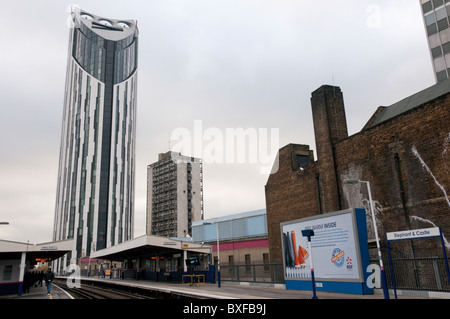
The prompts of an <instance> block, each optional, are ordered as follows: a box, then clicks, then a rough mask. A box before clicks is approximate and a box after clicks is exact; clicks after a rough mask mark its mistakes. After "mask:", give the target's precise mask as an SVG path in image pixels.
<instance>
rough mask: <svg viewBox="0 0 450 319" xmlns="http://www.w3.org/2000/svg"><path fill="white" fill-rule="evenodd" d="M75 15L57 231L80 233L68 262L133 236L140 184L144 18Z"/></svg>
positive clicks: (58, 236) (58, 235) (67, 235)
mask: <svg viewBox="0 0 450 319" xmlns="http://www.w3.org/2000/svg"><path fill="white" fill-rule="evenodd" d="M72 18H73V28H71V30H70V37H69V49H68V61H67V75H66V87H65V98H64V111H63V124H62V135H61V149H60V158H59V173H58V185H57V194H56V207H55V219H54V235H53V240H66V239H75V241H74V242H75V247H74V249H73V251H72V252H71V253H70V254H68V257H67V258H66V261H65V263H66V264H69V262H71V263H73V262H74V260H75V258H80V257H83V256H89V255H90V253H91V251H92V250H99V249H103V248H107V247H110V246H114V245H116V244H119V243H121V242H123V241H126V240H128V239H131V238H133V220H134V184H135V177H134V176H135V137H136V94H137V56H138V29H137V26H136V22H135V21H133V20H113V19H107V18H102V17H99V16H96V15H93V14H91V13H88V12H85V11H80V10H78V11H76V12H72ZM63 266H64V265H58V267H60V268H62V267H63Z"/></svg>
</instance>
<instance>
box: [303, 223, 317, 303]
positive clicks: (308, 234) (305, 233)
mask: <svg viewBox="0 0 450 319" xmlns="http://www.w3.org/2000/svg"><path fill="white" fill-rule="evenodd" d="M302 235H303V237H308V249H309V264H310V266H311V283H312V291H313V297H312V299H317V295H316V280H315V278H314V265H313V257H312V249H311V237H312V236H314V231H313V230H312V229H305V230H302Z"/></svg>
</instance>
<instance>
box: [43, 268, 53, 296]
mask: <svg viewBox="0 0 450 319" xmlns="http://www.w3.org/2000/svg"><path fill="white" fill-rule="evenodd" d="M54 279H55V274H54V273H53V272H52V269H51V268H49V269H48V270H47V272H46V273H45V275H44V281H45V285H46V286H47V296H49V295H50V291H51V289H52V281H53V280H54Z"/></svg>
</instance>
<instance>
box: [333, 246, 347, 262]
mask: <svg viewBox="0 0 450 319" xmlns="http://www.w3.org/2000/svg"><path fill="white" fill-rule="evenodd" d="M344 261H345V259H344V251H343V250H341V249H339V248H335V249H334V250H333V252H332V253H331V262H332V263H333V264H334V265H335V266H336V267H342V266H343V265H344Z"/></svg>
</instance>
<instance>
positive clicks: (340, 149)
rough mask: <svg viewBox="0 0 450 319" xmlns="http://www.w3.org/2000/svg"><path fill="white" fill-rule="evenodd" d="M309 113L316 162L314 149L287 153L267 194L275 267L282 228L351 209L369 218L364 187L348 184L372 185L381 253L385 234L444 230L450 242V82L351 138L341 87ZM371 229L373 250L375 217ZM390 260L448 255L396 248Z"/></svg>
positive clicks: (383, 111) (434, 248)
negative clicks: (355, 209)
mask: <svg viewBox="0 0 450 319" xmlns="http://www.w3.org/2000/svg"><path fill="white" fill-rule="evenodd" d="M311 105H312V110H313V112H312V113H313V123H314V132H315V140H316V147H317V157H318V159H317V160H316V161H314V158H313V154H312V151H311V150H310V149H309V146H308V145H301V144H288V145H286V146H285V147H283V148H281V149H280V150H279V169H278V171H277V172H276V173H274V174H271V175H270V176H269V178H268V180H267V183H266V186H265V192H266V209H267V224H268V237H269V247H270V257H271V260H273V261H275V260H281V257H282V256H281V253H282V249H281V248H282V246H281V234H280V223H282V222H287V221H291V220H295V219H300V218H305V217H309V216H314V215H319V214H323V213H329V212H333V211H339V210H343V209H347V208H366V211H369V209H368V208H369V202H368V193H367V187H366V186H365V184H357V185H348V184H343V181H344V180H347V179H351V180H361V181H369V182H370V184H371V189H372V192H371V193H372V198H373V200H374V202H375V213H376V225H375V227H377V229H378V233H379V236H380V239H381V241H382V246H383V245H384V247H385V241H386V240H385V236H384V234H385V233H386V232H392V231H399V230H412V229H421V228H430V227H437V226H438V227H442V231H443V234H444V237H445V238H449V236H450V214H449V209H450V201H449V197H448V196H449V195H448V192H449V190H450V174H449V163H450V152H449V146H450V121H449V120H448V119H449V118H450V80H445V81H442V82H439V83H437V84H436V85H433V86H431V87H429V88H427V89H425V90H423V91H420V92H418V93H416V94H414V95H412V96H409V97H407V98H405V99H403V100H401V101H399V102H397V103H395V104H393V105H391V106H389V107H379V108H378V109H377V110H376V112H375V113H374V114H373V116H372V117H371V118H370V119H369V121H368V122H367V124H366V125H365V127H364V128H363V129H362V130H361V131H360V132H358V133H356V134H354V135H352V136H348V134H347V124H346V118H345V109H344V100H343V95H342V92H341V90H340V88H339V87H333V86H328V85H325V86H322V87H320V88H319V89H317V90H316V91H314V92H313V93H312V97H311ZM367 225H368V238H369V244H370V245H369V248H371V247H373V244H374V239H375V236H374V231H373V229H374V225H373V223H372V220H371V218H370V217H369V218H367ZM383 242H384V243H383ZM371 245H372V246H371ZM447 248H449V247H447ZM371 251H372V252H373V250H372V249H371ZM375 252H376V251H375ZM392 252H393V253H397V254H399V255H402V256H405V255H406V257H411V256H418V255H421V256H423V255H427V256H429V255H430V254H432V255H433V254H434V255H435V256H440V255H442V250H441V248H440V242H439V241H421V242H415V243H414V244H410V243H406V242H405V243H402V244H400V243H397V244H396V245H395V247H393V248H392ZM375 256H376V254H375ZM385 256H386V254H385ZM407 268H408V269H409V270H410V269H414V267H413V266H410V267H407ZM406 271H407V270H405V273H406ZM412 276H413V277H412V278H414V275H412Z"/></svg>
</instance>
